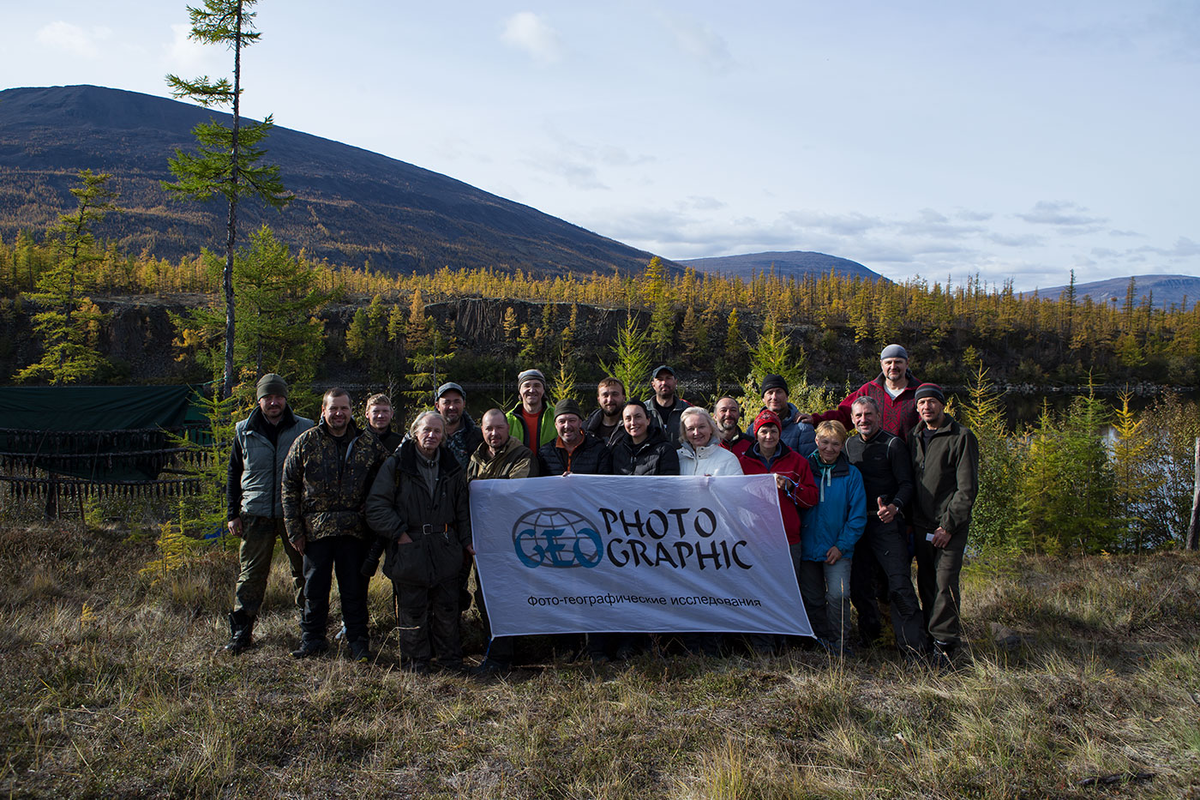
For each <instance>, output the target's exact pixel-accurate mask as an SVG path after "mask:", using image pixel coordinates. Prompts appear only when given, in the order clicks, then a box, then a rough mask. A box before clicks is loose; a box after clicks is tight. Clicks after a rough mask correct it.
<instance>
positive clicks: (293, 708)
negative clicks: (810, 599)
mask: <svg viewBox="0 0 1200 800" xmlns="http://www.w3.org/2000/svg"><path fill="white" fill-rule="evenodd" d="M152 557H153V553H152V546H151V545H149V544H147V543H146V541H145V540H142V539H129V538H127V537H126V535H125V534H124V533H120V532H117V531H115V530H97V529H94V528H86V527H83V526H81V525H79V524H78V523H76V524H57V525H53V526H51V525H41V524H39V525H17V524H14V523H8V524H5V525H2V526H0V728H2V732H0V740H2V741H3V742H4V756H3V762H2V773H0V791H4V792H5V793H8V794H10V795H13V796H32V797H129V796H139V797H141V796H147V797H175V796H180V797H190V796H195V797H241V796H257V797H262V796H267V797H273V796H279V797H359V796H369V795H376V796H387V797H470V798H485V797H486V798H543V797H545V798H578V797H582V798H646V797H667V798H738V799H739V800H740V799H741V798H793V797H839V798H841V797H845V798H874V797H937V798H945V797H957V796H971V797H1013V798H1019V797H1113V796H1122V797H1129V796H1150V797H1181V796H1193V797H1196V796H1200V655H1198V653H1197V649H1198V648H1197V644H1198V638H1200V637H1198V634H1197V631H1198V627H1197V624H1198V622H1200V569H1198V567H1200V559H1198V558H1197V557H1196V556H1195V555H1193V554H1181V553H1162V554H1158V555H1154V556H1144V557H1139V558H1133V557H1112V558H1094V559H1083V560H1076V561H1070V562H1055V561H1047V560H1030V561H1024V562H1021V563H1019V564H1017V565H1015V566H1013V567H1011V568H1009V569H1007V570H1003V571H997V570H991V571H988V572H984V571H983V570H976V571H973V572H972V573H971V575H970V576H968V579H967V580H966V582H965V587H964V594H965V602H966V604H967V606H966V609H965V619H966V621H967V625H968V633H969V635H970V637H971V643H972V651H973V656H974V657H973V659H972V660H971V661H970V663H969V664H967V665H965V666H963V667H962V668H961V669H959V670H958V671H956V672H938V671H933V670H930V669H928V668H925V667H913V666H907V665H904V664H902V663H900V662H899V661H898V660H896V659H895V657H894V653H890V652H888V651H879V652H871V653H869V654H866V655H865V656H864V657H860V658H858V659H854V660H851V661H849V662H847V663H845V664H841V663H836V662H833V663H831V662H829V661H828V660H827V659H826V658H825V657H823V656H819V655H817V654H816V653H814V652H809V651H793V653H792V654H790V655H789V656H786V657H782V658H778V659H771V660H758V659H746V658H739V657H732V658H728V659H721V660H705V659H682V658H681V659H675V660H669V661H663V660H657V659H655V658H653V657H649V656H647V657H643V658H642V659H641V660H639V661H636V662H635V663H634V664H633V665H632V666H630V667H628V668H626V669H615V668H614V669H606V670H603V671H600V672H594V671H593V670H592V669H591V668H590V666H581V665H575V664H551V665H548V666H544V667H538V668H530V669H524V670H521V671H519V672H517V673H515V674H514V675H513V676H512V677H511V678H510V679H508V680H504V681H496V682H492V683H488V684H483V685H480V684H477V683H474V682H472V681H471V680H469V679H465V678H461V677H454V676H434V677H432V678H417V677H413V676H411V675H409V674H407V673H404V672H401V671H399V670H398V669H396V663H395V659H394V647H393V646H392V645H394V640H393V641H392V642H391V643H389V644H388V645H387V646H385V647H383V648H382V651H381V654H380V656H379V658H378V659H377V662H376V663H375V664H373V665H358V664H354V663H351V662H349V661H347V660H345V659H342V658H337V657H334V658H327V659H320V660H315V661H306V662H295V661H293V660H292V659H291V658H290V657H289V656H288V655H287V650H288V649H290V648H291V647H292V646H293V645H294V644H295V642H296V640H297V628H296V620H295V613H294V611H292V610H291V609H289V607H288V602H289V601H288V594H289V590H288V586H287V581H286V580H285V576H284V574H283V570H282V564H277V565H276V566H277V572H276V573H275V574H273V576H272V582H271V585H270V588H269V595H268V600H267V604H268V607H269V608H270V609H271V610H270V611H268V612H267V613H266V614H265V615H264V617H263V618H262V620H261V624H260V625H259V627H258V629H257V630H256V636H257V638H258V641H259V646H258V647H257V648H255V649H254V650H252V651H250V652H248V653H246V654H244V655H243V656H241V657H238V658H230V657H228V656H226V655H225V654H224V653H223V651H222V650H221V644H223V642H224V639H225V636H226V630H225V628H224V619H223V611H224V609H225V608H226V606H227V604H228V603H229V600H230V595H231V592H232V586H233V578H234V570H235V565H234V560H233V558H232V557H231V556H229V555H227V554H224V555H219V556H217V557H212V558H207V559H204V560H202V561H200V562H198V563H197V564H196V565H195V566H194V567H192V568H189V569H188V570H186V571H183V572H179V573H174V574H172V576H171V577H170V578H169V579H167V580H164V581H160V582H159V583H156V584H153V585H152V584H151V582H150V580H149V579H147V578H144V577H140V576H139V575H138V570H139V568H140V567H141V566H142V565H143V564H145V563H146V562H147V561H149V560H150V559H151V558H152ZM373 586H374V588H373V592H372V605H373V611H374V612H376V619H375V623H376V624H377V625H379V626H381V627H384V628H386V627H387V625H388V623H389V622H390V609H389V608H388V603H389V599H390V593H389V591H388V589H387V586H386V583H385V582H383V581H382V580H380V579H376V581H375V582H374V584H373ZM991 623H997V624H999V625H1001V626H1004V628H1006V629H1008V631H1009V632H1010V633H1011V634H1015V635H1017V636H1020V637H1021V642H1020V643H1017V644H1012V643H1010V645H1009V646H1008V647H1000V646H997V645H996V644H994V643H993V634H992V628H991ZM471 633H472V635H473V636H475V637H476V640H477V636H478V634H477V632H475V631H472V632H471Z"/></svg>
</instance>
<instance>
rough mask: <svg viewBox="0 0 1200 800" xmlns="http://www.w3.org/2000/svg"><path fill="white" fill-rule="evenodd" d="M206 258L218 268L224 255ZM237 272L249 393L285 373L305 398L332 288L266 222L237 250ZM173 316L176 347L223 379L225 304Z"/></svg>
mask: <svg viewBox="0 0 1200 800" xmlns="http://www.w3.org/2000/svg"><path fill="white" fill-rule="evenodd" d="M206 257H207V258H206V264H207V267H208V269H209V270H210V271H211V272H212V273H214V274H216V273H219V272H220V271H221V269H222V266H221V263H220V261H219V260H218V259H217V258H216V257H215V256H213V255H212V254H211V253H206ZM234 278H235V284H236V290H235V293H234V304H235V307H236V309H237V312H238V315H239V316H240V317H241V319H242V324H241V325H239V326H238V328H237V330H236V334H235V338H234V355H235V361H236V363H237V364H238V365H239V370H240V372H239V373H238V374H237V376H236V377H237V378H238V380H239V384H238V385H239V387H241V388H240V390H239V391H240V392H247V393H248V392H250V391H252V389H253V386H254V382H255V381H256V380H257V378H258V376H260V375H262V374H263V373H265V372H278V373H279V374H281V375H286V376H287V377H288V380H289V381H290V382H291V384H292V385H293V386H295V387H296V391H297V392H300V396H303V395H304V393H305V392H306V391H307V387H308V385H309V384H311V383H312V381H313V379H314V378H315V377H316V374H317V368H318V366H319V365H320V363H321V357H322V355H323V354H324V349H325V342H324V338H323V334H324V325H323V324H322V323H321V321H320V320H319V319H318V318H317V314H318V313H319V312H320V310H321V308H322V307H324V305H325V304H326V303H327V302H328V301H329V293H328V292H325V291H322V290H320V289H318V288H316V284H317V278H318V276H317V275H316V274H315V273H314V272H313V271H312V270H311V269H309V268H308V265H307V264H306V263H305V262H304V261H302V260H301V259H299V258H296V257H294V256H292V255H291V254H290V252H289V250H288V247H287V245H285V244H283V243H281V242H280V241H279V240H277V239H276V238H275V235H274V233H272V232H271V229H270V228H268V227H266V226H265V225H264V226H263V227H262V228H260V229H259V230H258V231H256V232H255V233H254V234H252V235H251V237H250V243H249V245H248V246H247V247H245V248H242V249H241V250H239V251H238V252H237V253H236V254H235V258H234ZM171 319H172V321H173V322H174V323H175V327H176V331H177V335H178V338H177V339H176V345H177V346H179V347H181V348H183V349H185V350H194V351H195V355H196V360H197V361H198V362H199V363H200V364H201V365H203V366H205V367H207V368H208V369H209V370H210V371H211V374H213V375H214V376H215V377H220V376H221V375H222V374H223V371H224V368H225V367H224V361H223V349H224V348H221V347H220V344H221V342H222V333H223V332H224V331H225V327H224V321H225V315H224V314H222V312H221V309H220V308H219V307H217V306H213V307H209V308H199V309H195V310H193V311H190V312H188V313H186V314H180V315H172V317H171ZM246 396H247V397H249V395H248V394H247V395H246ZM243 399H245V398H243ZM293 405H295V403H293Z"/></svg>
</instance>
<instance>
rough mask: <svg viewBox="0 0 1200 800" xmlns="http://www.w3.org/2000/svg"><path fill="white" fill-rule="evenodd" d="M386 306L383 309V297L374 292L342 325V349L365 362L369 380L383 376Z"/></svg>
mask: <svg viewBox="0 0 1200 800" xmlns="http://www.w3.org/2000/svg"><path fill="white" fill-rule="evenodd" d="M387 339H388V309H386V308H384V305H383V297H381V296H380V295H378V294H376V295H375V296H374V297H372V298H371V303H370V305H368V306H367V307H366V308H361V307H360V308H359V309H358V310H357V311H355V312H354V319H353V320H351V322H350V325H349V327H347V328H346V350H347V352H349V353H350V355H351V356H353V357H355V358H357V359H360V360H362V361H363V362H365V364H366V367H367V375H368V376H369V377H370V379H371V380H372V381H382V380H384V379H385V377H386V372H387V369H386V368H387V366H388V362H389V358H388V355H389V348H388V346H387Z"/></svg>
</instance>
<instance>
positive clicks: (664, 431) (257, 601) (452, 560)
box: [226, 345, 978, 673]
mask: <svg viewBox="0 0 1200 800" xmlns="http://www.w3.org/2000/svg"><path fill="white" fill-rule="evenodd" d="M880 367H881V372H880V374H879V376H878V377H877V378H875V379H874V380H872V381H870V382H868V383H866V384H864V385H863V386H862V387H861V388H860V389H858V390H857V391H855V392H853V393H852V394H851V395H850V396H849V397H847V398H846V399H845V400H844V401H843V402H842V403H841V404H839V405H838V407H837V408H834V409H832V410H829V411H826V412H824V413H804V412H802V411H801V410H800V409H798V408H797V407H796V406H795V405H794V404H792V403H791V402H789V399H788V394H789V391H788V390H789V387H788V384H787V381H786V380H785V379H784V378H783V377H781V376H779V375H767V376H765V377H764V378H763V380H762V382H761V385H760V390H761V395H762V397H761V399H762V406H763V407H762V410H761V411H760V412H759V413H758V414H757V415H756V416H755V417H754V418H753V420H752V421H751V422H750V424H749V425H748V426H747V427H746V428H745V429H743V428H742V418H743V410H742V408H741V406H740V404H739V402H738V401H737V400H736V399H735V398H733V397H730V396H723V397H721V398H719V399H718V400H717V401H716V403H715V404H714V406H713V409H712V412H711V413H710V412H709V411H708V410H707V409H705V408H702V407H699V406H694V405H691V404H689V403H688V402H687V401H685V400H684V399H683V398H682V397H680V396H679V394H678V391H677V390H678V385H677V380H676V376H675V372H674V370H673V369H672V368H671V367H670V366H668V365H662V366H659V367H657V368H656V369H655V370H653V372H652V374H651V385H652V387H653V390H654V394H653V396H652V397H650V398H648V399H647V400H645V401H644V402H639V401H636V400H629V399H627V397H626V394H625V386H624V385H623V384H622V382H621V381H620V380H618V379H616V378H613V377H609V378H606V379H604V380H603V381H601V382H600V384H599V386H598V387H597V397H596V402H597V406H598V407H597V408H596V410H595V411H594V412H593V413H591V414H590V415H589V416H585V415H584V414H583V411H582V409H581V408H580V406H579V404H578V402H576V401H575V400H572V399H562V400H559V401H558V402H557V403H556V404H555V405H554V406H552V407H551V406H550V405H549V404H548V401H547V391H546V389H547V386H546V379H545V376H544V375H543V374H542V373H541V372H540V371H539V370H537V369H527V370H524V371H523V372H521V373H520V374H519V375H518V379H517V387H518V395H519V397H520V400H519V402H518V403H517V404H516V405H515V406H514V407H513V408H511V409H509V410H507V411H505V410H502V409H498V408H493V409H490V410H488V411H487V412H486V413H485V414H484V415H483V416H482V417H481V418H480V421H479V423H478V424H476V423H475V421H474V420H473V419H472V418H471V416H470V414H468V413H467V410H466V392H465V391H464V390H463V388H462V387H461V386H460V385H459V384H456V383H446V384H443V385H442V386H441V387H439V388H438V390H437V392H436V399H435V404H434V409H433V410H428V411H422V412H421V413H419V414H418V415H417V416H416V418H415V419H414V420H413V422H412V424H411V425H410V426H409V429H408V431H407V433H406V434H403V435H402V434H400V433H398V432H396V431H394V430H393V429H392V427H391V422H392V418H393V413H394V412H393V409H392V405H391V402H390V400H389V399H388V398H387V397H386V396H384V395H374V396H372V397H370V398H369V399H368V400H367V402H366V406H365V419H366V422H367V425H366V427H365V428H359V427H358V425H357V424H356V423H355V421H354V418H353V413H352V400H351V398H350V396H349V394H348V393H347V392H346V391H345V390H343V389H331V390H329V391H328V392H326V393H325V395H324V397H323V398H322V402H321V417H320V420H319V421H318V422H317V423H316V424H314V423H313V422H312V421H311V420H307V419H304V418H302V417H298V416H296V415H295V414H293V412H292V411H291V409H290V408H289V407H288V405H287V391H288V387H287V384H286V382H285V381H284V379H283V378H282V377H280V376H278V375H274V374H270V375H265V376H263V378H262V379H261V380H260V381H259V383H258V386H257V392H256V394H257V401H258V407H257V408H256V409H254V410H253V412H252V413H251V414H250V416H249V417H248V418H247V419H245V420H243V421H241V422H239V423H238V424H237V427H236V436H235V441H234V447H233V453H232V456H231V459H230V467H229V479H228V497H229V529H230V531H231V533H233V534H234V535H236V536H239V537H240V538H241V540H242V541H241V549H240V561H241V573H240V575H239V577H238V582H237V588H236V590H235V598H236V601H235V605H234V609H233V611H232V612H231V613H230V615H229V623H230V629H231V632H230V640H229V643H228V645H227V646H226V647H227V649H228V650H229V651H230V652H231V653H238V652H241V651H242V650H244V649H245V648H246V647H248V646H250V644H251V642H252V631H253V626H254V620H255V617H256V616H257V614H258V611H259V608H260V606H261V604H262V599H263V593H264V587H265V583H266V577H267V572H268V570H269V566H270V560H271V556H272V553H273V549H274V542H275V539H276V538H277V537H278V538H280V539H282V541H283V547H284V549H285V551H286V552H287V554H288V558H289V561H290V564H291V570H292V579H293V585H294V588H295V592H296V602H297V604H298V605H299V606H300V607H301V609H302V614H301V626H300V627H301V642H300V645H299V647H298V648H297V649H296V650H295V651H293V653H292V654H293V655H294V656H296V657H308V656H315V655H319V654H321V653H324V652H325V651H327V650H328V648H329V644H328V641H327V638H326V629H327V625H328V616H329V592H330V588H331V583H332V578H333V576H334V575H336V577H337V582H338V590H339V593H340V596H341V606H342V617H343V622H344V635H345V637H346V641H347V643H348V646H349V649H350V653H351V655H352V656H353V657H354V658H356V659H359V660H366V659H369V658H370V644H369V637H368V628H367V618H368V613H367V587H368V582H369V580H370V578H371V576H372V575H374V574H375V572H376V570H377V569H378V566H379V561H380V559H381V557H382V559H383V572H384V574H385V575H386V576H387V577H388V578H390V579H391V581H392V583H393V586H394V593H393V594H394V598H395V603H396V611H397V615H398V620H397V622H398V626H399V641H400V653H401V660H402V663H403V664H404V665H405V666H406V667H408V668H410V669H412V670H414V671H416V672H422V673H423V672H427V671H428V670H429V669H430V664H431V661H432V659H434V658H436V660H437V664H438V666H439V667H441V668H443V669H461V668H462V664H463V655H462V644H461V637H460V633H459V628H460V618H461V613H462V612H463V611H465V610H466V608H467V607H468V606H469V605H470V603H471V601H472V596H471V594H470V592H469V591H468V586H469V574H470V569H471V561H472V559H471V557H472V556H473V555H474V549H473V547H472V535H471V530H472V520H471V515H470V510H469V503H468V491H469V488H468V487H469V483H470V482H471V481H475V480H495V479H521V478H526V477H535V476H553V475H565V474H568V473H571V474H603V475H709V476H724V475H743V474H746V475H752V474H770V475H772V476H774V479H775V483H776V486H777V489H778V492H779V504H780V508H781V510H782V521H783V527H784V531H785V532H786V534H787V541H788V545H789V548H790V553H791V558H792V563H793V567H794V569H795V574H796V580H797V583H798V585H799V589H800V596H801V598H802V601H803V604H804V609H805V612H806V615H807V618H808V620H809V622H810V624H811V626H812V629H813V632H814V635H815V636H816V638H817V641H818V642H820V643H821V644H822V645H823V646H824V647H826V648H827V649H828V650H829V651H830V652H832V653H834V654H835V655H846V654H848V653H850V652H851V651H852V650H853V647H854V644H853V643H852V638H851V633H852V631H851V619H852V615H851V611H850V609H851V605H853V606H854V608H855V610H856V611H857V616H858V641H859V642H861V643H864V644H871V643H873V642H875V641H876V640H878V639H879V638H880V636H881V634H882V630H883V622H882V619H881V614H880V605H879V601H880V600H884V601H886V603H887V607H888V609H889V611H890V617H891V625H892V628H893V630H894V632H895V639H896V645H897V647H898V648H899V650H900V651H901V652H902V653H903V654H904V655H905V656H906V657H908V658H932V659H934V660H936V661H939V662H953V660H954V658H955V656H956V655H957V653H958V651H959V649H960V647H961V636H962V634H961V627H960V621H959V605H960V604H959V573H960V571H961V568H962V563H963V553H964V550H965V547H966V541H967V535H968V528H969V524H970V518H971V507H972V504H973V502H974V499H975V495H976V492H977V488H978V481H977V473H978V446H977V444H976V441H975V437H974V436H973V435H972V434H971V432H970V431H969V430H967V429H966V428H964V427H963V426H962V425H961V424H959V423H958V422H957V421H955V420H954V419H952V418H951V417H950V416H949V415H947V414H946V412H945V405H946V398H945V395H944V393H943V391H942V389H941V387H939V386H937V385H935V384H931V383H919V382H918V381H917V380H916V379H915V378H914V377H913V374H912V372H911V371H910V370H909V368H908V353H907V352H906V351H905V349H904V348H903V347H901V346H900V345H889V346H888V347H886V348H885V349H884V350H883V352H882V353H881V354H880ZM851 429H853V430H854V431H855V432H856V434H857V435H855V436H850V435H849V431H850V430H851ZM475 524H476V525H485V524H486V522H485V521H481V520H476V521H475ZM913 555H915V557H916V562H917V584H916V588H915V589H914V586H913V582H912V577H911V564H912V558H913ZM477 583H478V582H477ZM473 599H474V601H475V603H476V604H477V605H478V606H479V610H480V616H481V618H482V620H483V622H484V628H485V634H486V635H488V640H489V644H488V651H487V654H486V656H485V658H484V660H483V663H482V664H481V665H480V667H478V668H477V669H478V670H479V671H480V672H483V673H494V672H503V671H507V670H508V669H509V668H510V667H511V665H512V663H513V660H514V642H513V640H512V639H511V638H509V637H499V638H492V637H491V636H490V630H489V627H488V617H487V613H486V608H485V607H484V598H483V596H482V593H481V592H480V591H478V588H477V591H476V594H475V596H474V598H473ZM680 639H681V641H682V642H683V644H684V646H685V647H687V648H688V649H690V650H695V651H701V652H704V653H706V654H710V655H713V654H716V653H718V652H720V648H721V641H720V638H719V635H717V634H713V633H696V634H684V635H682V636H681V637H680ZM750 645H751V646H752V647H753V648H754V649H755V650H758V651H760V652H771V651H773V650H774V648H775V647H777V646H778V642H777V641H775V637H769V636H761V635H760V636H752V637H750ZM638 646H639V639H638V637H636V636H634V635H633V634H622V633H609V634H590V635H589V636H588V642H587V649H586V652H587V653H588V654H589V655H590V656H591V658H592V660H593V661H595V662H598V663H600V662H604V661H607V660H609V659H610V658H618V659H621V658H626V657H628V656H629V655H631V654H632V653H634V652H635V651H636V649H637V648H638Z"/></svg>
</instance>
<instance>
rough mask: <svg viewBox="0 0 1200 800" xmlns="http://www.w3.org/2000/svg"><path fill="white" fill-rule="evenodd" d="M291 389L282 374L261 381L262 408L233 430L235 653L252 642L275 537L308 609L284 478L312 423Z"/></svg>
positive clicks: (229, 486)
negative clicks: (296, 408) (292, 404)
mask: <svg viewBox="0 0 1200 800" xmlns="http://www.w3.org/2000/svg"><path fill="white" fill-rule="evenodd" d="M287 395H288V385H287V381H285V380H284V379H283V376H282V375H276V374H275V373H273V372H271V373H267V374H266V375H263V376H262V377H261V378H259V381H258V386H257V390H256V391H255V397H256V399H257V400H258V407H257V408H255V409H254V410H253V411H252V412H250V416H249V417H247V418H246V419H244V420H242V421H241V422H239V423H238V424H237V425H236V426H235V428H234V437H233V453H232V454H231V455H230V458H229V472H228V476H227V480H226V485H225V491H226V496H227V498H228V503H229V532H230V533H231V534H233V535H234V536H236V537H238V538H239V539H241V540H242V541H241V546H240V547H239V549H238V561H239V563H240V565H241V571H240V573H239V574H238V580H237V588H236V589H235V590H234V605H233V611H231V612H230V614H229V631H230V636H229V643H228V644H227V645H225V649H226V650H227V651H229V652H230V653H231V654H234V655H236V654H237V653H240V652H242V651H243V650H245V649H246V648H248V647H249V646H250V645H251V643H252V641H253V640H252V638H251V633H252V632H253V629H254V620H255V618H256V617H257V616H258V610H259V608H260V607H261V606H262V601H263V595H264V594H265V593H266V588H267V576H268V575H269V574H270V572H271V559H272V557H273V556H274V555H275V539H276V538H279V539H281V540H282V541H283V550H284V552H285V553H287V557H288V562H289V563H290V564H291V570H292V586H293V587H294V588H295V590H296V605H297V606H298V607H299V608H301V609H303V608H304V558H303V556H301V555H300V553H298V552H296V548H294V547H292V544H291V542H289V541H288V537H287V533H286V531H285V529H284V523H283V497H282V486H283V483H282V475H283V463H284V460H285V459H286V458H287V454H288V449H289V448H290V447H291V446H292V442H294V441H295V440H296V437H297V436H299V435H300V434H301V433H303V432H304V431H306V430H308V429H309V428H311V427H313V421H312V420H311V419H306V418H305V417H298V416H296V415H295V414H293V413H292V409H291V408H289V407H288V403H287Z"/></svg>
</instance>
